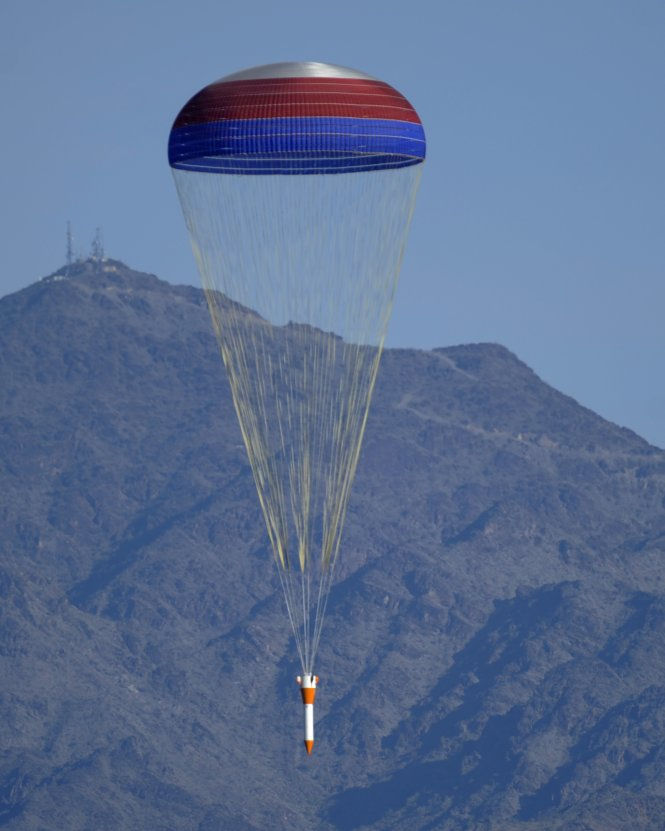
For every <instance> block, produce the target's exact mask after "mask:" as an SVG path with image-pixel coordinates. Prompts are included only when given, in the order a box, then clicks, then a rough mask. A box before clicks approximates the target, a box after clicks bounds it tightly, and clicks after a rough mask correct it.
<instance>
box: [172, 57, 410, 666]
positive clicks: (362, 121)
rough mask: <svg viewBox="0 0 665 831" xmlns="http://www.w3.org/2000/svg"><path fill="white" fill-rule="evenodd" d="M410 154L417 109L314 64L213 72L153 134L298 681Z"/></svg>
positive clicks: (373, 368) (349, 73) (345, 486)
mask: <svg viewBox="0 0 665 831" xmlns="http://www.w3.org/2000/svg"><path fill="white" fill-rule="evenodd" d="M424 158H425V137H424V133H423V128H422V125H421V123H420V119H419V118H418V116H417V114H416V112H415V110H414V109H413V107H412V106H411V105H410V104H409V102H408V101H407V100H406V99H405V98H404V97H403V96H402V95H401V94H400V93H398V92H397V91H396V90H394V89H393V88H392V87H391V86H389V85H388V84H385V83H383V82H382V81H377V80H376V79H374V78H371V77H370V76H368V75H365V74H363V73H361V72H357V71H355V70H351V69H346V68H343V67H338V66H332V65H330V64H321V63H289V64H273V65H270V66H262V67H257V68H255V69H250V70H246V71H244V72H239V73H237V74H235V75H230V76H228V77H226V78H223V79H222V80H221V81H217V82H215V83H213V84H211V85H210V86H207V87H205V89H203V90H201V92H199V93H197V94H196V95H195V96H194V97H193V98H192V99H190V101H189V102H188V103H187V104H186V105H185V106H184V107H183V109H182V110H181V112H180V114H179V115H178V117H177V118H176V120H175V123H174V125H173V129H172V131H171V135H170V140H169V161H170V164H171V167H172V169H173V176H174V179H175V183H176V187H177V190H178V195H179V197H180V203H181V205H182V209H183V213H184V216H185V220H186V222H187V227H188V230H189V234H190V239H191V242H192V248H193V251H194V255H195V257H196V260H197V264H198V267H199V271H200V273H201V278H202V281H203V285H204V288H205V290H206V297H207V300H208V305H209V308H210V313H211V315H212V320H213V324H214V328H215V332H216V335H217V339H218V342H219V346H220V351H221V354H222V358H223V360H224V364H225V366H226V369H227V373H228V377H229V383H230V386H231V392H232V395H233V400H234V404H235V408H236V413H237V415H238V420H239V423H240V428H241V430H242V434H243V438H244V441H245V445H246V447H247V453H248V457H249V461H250V464H251V467H252V471H253V474H254V481H255V483H256V489H257V492H258V496H259V501H260V503H261V507H262V509H263V514H264V517H265V521H266V526H267V529H268V536H269V539H270V544H271V547H272V552H273V555H274V558H275V561H276V564H277V570H278V573H279V576H280V580H281V582H282V586H283V589H284V595H285V598H286V605H287V609H288V612H289V617H290V620H291V624H292V626H293V631H294V635H295V639H296V644H297V648H298V651H299V654H300V658H301V662H302V667H303V672H304V674H305V675H308V674H311V672H312V664H313V661H314V657H315V655H316V651H317V647H318V643H319V638H320V635H321V628H322V624H323V618H324V612H325V607H326V602H327V597H328V591H329V589H330V585H331V581H332V578H333V571H334V566H335V563H336V561H337V556H338V552H339V550H340V541H341V532H342V527H343V523H344V518H345V515H346V510H347V505H348V501H349V496H350V492H351V485H352V483H353V478H354V474H355V471H356V466H357V463H358V457H359V453H360V446H361V442H362V437H363V432H364V429H365V423H366V420H367V414H368V409H369V403H370V398H371V394H372V390H373V387H374V382H375V379H376V374H377V370H378V366H379V359H380V356H381V350H382V347H383V341H384V338H385V334H386V328H387V325H388V319H389V316H390V311H391V307H392V301H393V296H394V292H395V288H396V284H397V277H398V273H399V268H400V264H401V259H402V254H403V251H404V245H405V243H406V236H407V232H408V227H409V223H410V219H411V214H412V212H413V206H414V201H415V195H416V190H417V187H418V183H419V180H420V172H421V169H422V164H421V162H422V161H423V159H424ZM220 174H221V175H220ZM295 174H298V175H295ZM330 174H335V175H330Z"/></svg>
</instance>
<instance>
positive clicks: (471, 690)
mask: <svg viewBox="0 0 665 831" xmlns="http://www.w3.org/2000/svg"><path fill="white" fill-rule="evenodd" d="M66 269H67V267H65V269H59V270H58V271H57V272H54V274H53V275H50V276H49V277H47V278H45V279H44V280H42V281H40V282H39V283H36V284H33V286H30V287H28V288H26V289H23V290H22V291H21V292H18V293H17V294H15V295H10V296H8V297H5V298H2V299H1V300H0V347H1V348H0V366H1V367H2V378H3V383H2V389H1V392H0V394H1V395H2V408H1V410H0V412H1V413H2V418H1V421H0V459H1V460H2V467H1V468H0V476H1V477H2V485H3V492H4V493H5V494H6V498H5V500H4V504H3V506H2V508H1V509H0V510H1V514H0V516H1V517H2V523H3V533H2V535H1V536H0V546H2V548H1V549H0V551H1V555H2V559H1V566H0V598H1V599H2V608H1V615H2V617H1V618H0V661H2V665H3V666H2V677H3V678H4V679H5V680H4V682H3V683H2V684H0V712H1V713H2V716H3V719H2V727H0V736H1V737H2V742H1V747H2V752H1V754H0V826H3V827H6V828H8V829H33V828H34V829H40V831H43V829H51V828H53V829H55V828H63V827H67V828H70V829H77V828H81V829H85V828H88V827H89V821H90V817H94V818H95V822H96V826H97V827H99V828H106V827H108V828H117V827H150V828H155V829H159V828H168V829H213V828H223V827H229V828H234V829H235V828H237V829H246V830H248V831H251V829H258V828H265V827H275V828H281V827H284V828H286V827H287V826H288V827H291V828H301V827H302V828H304V827H306V826H309V825H310V824H311V823H313V822H316V823H317V824H318V825H319V826H320V827H322V828H340V829H342V830H344V829H355V828H364V829H368V828H371V829H375V831H379V829H389V828H391V829H402V828H403V829H407V828H408V829H415V831H417V830H418V829H426V828H436V829H445V831H462V829H468V828H481V827H482V828H483V829H499V828H500V829H518V828H519V829H528V831H535V829H555V828H556V829H562V830H565V831H568V830H569V829H570V831H572V829H578V828H587V827H588V828H594V827H597V828H603V829H614V828H617V829H623V828H626V829H627V828H636V827H637V828H644V829H648V828H654V829H656V828H660V827H661V826H660V824H659V823H660V817H662V816H663V815H665V805H664V803H663V800H664V798H665V795H664V794H663V793H662V789H661V787H660V784H659V783H660V782H661V781H663V773H664V772H665V771H664V769H663V757H662V753H661V751H660V749H659V748H660V746H662V738H663V735H662V733H663V727H662V724H663V723H665V719H664V717H663V716H664V714H665V696H664V695H663V690H664V689H665V662H664V661H663V654H662V646H661V644H662V635H663V629H664V628H665V614H663V609H664V608H665V607H664V603H665V601H664V599H663V598H664V595H663V592H664V580H665V571H664V570H663V564H662V554H663V551H664V547H665V546H664V544H663V541H664V540H665V453H663V451H662V450H659V449H658V448H655V447H652V446H651V445H649V444H648V443H647V442H646V441H644V440H643V439H641V438H640V437H638V436H636V435H635V434H634V433H632V432H631V431H630V430H627V429H626V428H621V427H617V426H616V425H612V424H611V423H609V422H607V421H604V420H603V419H601V418H600V417H599V416H597V415H596V414H594V413H592V412H591V411H590V410H586V409H585V408H583V407H581V406H580V405H578V404H577V403H576V402H575V401H574V400H573V399H571V398H569V397H567V396H564V395H562V394H561V393H558V392H557V391H556V390H554V389H553V388H552V387H550V386H548V385H546V384H544V383H543V382H542V381H540V380H539V379H538V378H537V376H536V375H535V373H533V371H532V370H530V369H529V368H528V367H527V366H526V365H525V364H523V363H522V362H521V361H520V360H519V359H518V358H517V357H515V356H514V355H512V353H510V352H509V351H508V350H506V349H505V348H504V347H501V346H499V345H494V344H475V345H461V346H455V347H447V348H438V349H436V350H432V351H431V352H422V351H418V350H392V349H388V350H386V351H385V353H384V356H383V358H382V365H381V368H380V371H379V377H378V381H377V386H376V390H375V396H374V400H373V404H372V409H371V413H370V418H369V421H368V427H367V434H366V437H365V442H364V446H363V451H362V455H361V460H360V464H359V468H358V475H357V479H356V483H355V485H354V491H353V494H352V498H351V503H350V506H349V513H348V517H347V526H346V530H345V533H344V538H343V549H344V551H343V558H342V560H341V562H340V568H339V571H338V573H337V578H336V583H335V586H334V587H333V591H332V593H331V599H330V607H329V611H328V617H327V621H326V625H325V629H324V636H323V643H322V648H321V654H320V665H319V668H318V669H317V671H318V672H319V674H320V675H321V677H322V688H321V691H320V694H319V696H318V697H317V710H318V714H317V719H318V725H317V732H318V740H317V748H316V751H315V757H313V759H312V760H309V761H310V762H313V763H314V764H308V760H306V759H304V758H303V756H304V754H303V751H302V747H301V743H300V741H299V739H300V730H301V724H300V720H301V713H300V705H299V699H298V696H297V687H296V685H295V682H294V680H293V676H294V675H295V674H296V671H297V665H296V658H295V649H294V647H293V644H292V643H291V639H290V636H289V631H288V626H287V622H286V616H285V612H284V609H283V603H282V600H281V597H280V594H279V583H278V580H277V576H276V574H275V570H274V566H273V565H272V563H271V562H270V559H271V555H270V553H269V549H268V544H267V539H266V534H265V529H264V526H263V520H262V517H261V514H260V509H259V507H258V504H257V500H256V492H255V489H254V485H253V482H252V477H251V471H250V470H249V466H248V464H247V459H246V455H245V451H244V447H243V445H242V440H241V437H240V433H239V429H238V427H237V424H236V419H235V413H234V411H233V405H232V402H231V399H230V394H229V390H228V385H227V383H226V380H225V375H224V371H223V367H222V365H221V360H220V358H219V354H218V350H217V345H216V342H215V338H214V335H213V331H212V327H211V325H210V320H209V317H208V312H207V307H206V303H205V298H204V295H203V292H202V291H201V290H199V289H195V288H193V287H191V286H172V285H170V284H166V283H163V282H162V281H160V280H159V279H158V278H157V277H155V276H154V275H147V274H139V273H137V272H133V271H132V270H131V269H129V268H127V267H126V266H124V265H123V264H122V263H120V262H118V261H102V262H95V261H86V262H84V263H78V264H74V265H73V266H70V267H69V273H68V274H67V275H65V271H66ZM248 313H249V312H248ZM303 794H307V798H306V799H305V798H304V797H303ZM636 817H637V818H638V820H639V822H641V824H640V825H636V824H635V823H636ZM631 823H632V824H631Z"/></svg>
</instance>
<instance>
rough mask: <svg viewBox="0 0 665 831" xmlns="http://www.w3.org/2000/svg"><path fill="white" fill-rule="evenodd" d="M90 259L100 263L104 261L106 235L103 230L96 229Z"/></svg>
mask: <svg viewBox="0 0 665 831" xmlns="http://www.w3.org/2000/svg"><path fill="white" fill-rule="evenodd" d="M90 258H91V259H92V260H95V262H97V263H100V262H101V261H102V260H103V259H104V233H103V231H102V229H101V228H95V236H94V237H93V238H92V248H91V249H90Z"/></svg>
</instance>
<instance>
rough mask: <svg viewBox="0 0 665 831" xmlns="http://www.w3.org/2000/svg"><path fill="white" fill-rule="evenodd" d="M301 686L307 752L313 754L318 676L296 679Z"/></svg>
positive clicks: (304, 676)
mask: <svg viewBox="0 0 665 831" xmlns="http://www.w3.org/2000/svg"><path fill="white" fill-rule="evenodd" d="M296 681H297V682H298V684H300V694H301V695H302V703H303V704H304V705H305V750H307V753H308V754H309V753H311V752H312V748H313V747H314V698H315V696H316V685H317V684H318V683H319V678H318V676H317V675H312V674H311V673H310V674H309V675H303V676H300V675H299V676H298V677H297V678H296Z"/></svg>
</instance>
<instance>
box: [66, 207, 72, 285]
mask: <svg viewBox="0 0 665 831" xmlns="http://www.w3.org/2000/svg"><path fill="white" fill-rule="evenodd" d="M65 257H66V261H67V274H69V269H70V268H71V266H72V263H73V262H74V234H73V233H72V223H71V222H70V221H69V220H67V248H66V251H65Z"/></svg>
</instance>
